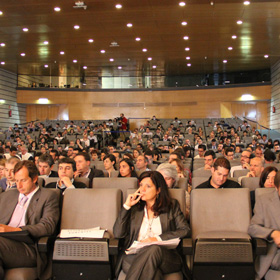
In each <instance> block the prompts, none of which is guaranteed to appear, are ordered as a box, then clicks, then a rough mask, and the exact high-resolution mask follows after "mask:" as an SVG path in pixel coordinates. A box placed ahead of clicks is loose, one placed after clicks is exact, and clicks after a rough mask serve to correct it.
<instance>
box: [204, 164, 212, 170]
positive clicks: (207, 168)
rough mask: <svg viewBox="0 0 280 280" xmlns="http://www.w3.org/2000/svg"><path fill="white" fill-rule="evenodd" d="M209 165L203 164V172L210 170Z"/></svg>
mask: <svg viewBox="0 0 280 280" xmlns="http://www.w3.org/2000/svg"><path fill="white" fill-rule="evenodd" d="M211 168H212V167H211V165H209V164H205V165H204V170H211Z"/></svg>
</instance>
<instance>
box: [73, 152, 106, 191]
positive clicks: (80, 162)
mask: <svg viewBox="0 0 280 280" xmlns="http://www.w3.org/2000/svg"><path fill="white" fill-rule="evenodd" d="M74 160H75V162H76V166H77V171H76V172H75V178H77V177H82V178H89V187H90V188H91V187H92V181H93V178H95V177H104V173H103V171H102V170H99V169H93V168H90V156H89V154H88V153H84V152H81V153H78V154H77V155H76V156H75V159H74Z"/></svg>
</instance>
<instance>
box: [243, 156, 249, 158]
mask: <svg viewBox="0 0 280 280" xmlns="http://www.w3.org/2000/svg"><path fill="white" fill-rule="evenodd" d="M241 157H242V158H250V157H247V156H241Z"/></svg>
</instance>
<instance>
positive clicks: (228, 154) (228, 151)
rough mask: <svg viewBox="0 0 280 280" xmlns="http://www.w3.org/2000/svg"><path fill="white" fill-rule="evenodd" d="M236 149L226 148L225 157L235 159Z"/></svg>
mask: <svg viewBox="0 0 280 280" xmlns="http://www.w3.org/2000/svg"><path fill="white" fill-rule="evenodd" d="M233 157H234V150H233V149H232V148H230V147H227V148H225V158H226V159H228V160H233Z"/></svg>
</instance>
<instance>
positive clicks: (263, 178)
mask: <svg viewBox="0 0 280 280" xmlns="http://www.w3.org/2000/svg"><path fill="white" fill-rule="evenodd" d="M272 171H275V172H276V173H277V172H278V169H277V168H276V167H274V166H268V167H266V168H265V169H264V170H263V172H262V174H261V177H260V188H264V184H265V181H266V179H267V176H268V174H269V173H270V172H272ZM275 178H276V177H275Z"/></svg>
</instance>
